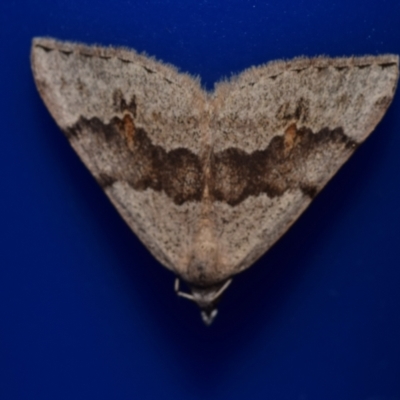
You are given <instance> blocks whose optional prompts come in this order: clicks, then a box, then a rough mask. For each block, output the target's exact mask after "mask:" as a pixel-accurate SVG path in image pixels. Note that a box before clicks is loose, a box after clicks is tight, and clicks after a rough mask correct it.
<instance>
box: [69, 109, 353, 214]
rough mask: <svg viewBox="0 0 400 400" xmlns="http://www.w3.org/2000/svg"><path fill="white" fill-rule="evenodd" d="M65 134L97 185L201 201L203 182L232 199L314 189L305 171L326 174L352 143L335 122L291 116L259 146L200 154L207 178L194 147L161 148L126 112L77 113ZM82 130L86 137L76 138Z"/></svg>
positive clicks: (230, 201)
mask: <svg viewBox="0 0 400 400" xmlns="http://www.w3.org/2000/svg"><path fill="white" fill-rule="evenodd" d="M66 135H67V136H68V137H69V138H70V139H71V140H79V143H80V146H82V147H84V150H85V152H86V153H87V156H88V157H89V158H90V160H91V162H93V163H95V164H96V167H97V169H98V171H99V172H98V173H97V176H96V178H97V180H98V182H99V184H100V185H102V187H103V188H106V187H107V186H109V185H112V184H113V183H114V182H116V181H124V182H127V183H128V184H129V185H130V186H131V187H132V188H133V189H135V190H138V191H143V190H146V189H152V190H154V191H163V192H164V193H165V194H166V195H167V196H168V197H170V198H171V199H172V200H173V201H174V203H175V204H178V205H180V204H183V203H185V202H187V201H201V200H202V197H203V193H204V187H205V185H206V184H207V185H208V188H209V194H210V195H211V198H212V199H213V200H217V201H222V202H226V203H228V204H229V205H231V206H235V205H237V204H239V203H241V202H242V201H244V200H245V199H246V198H248V197H249V196H259V195H260V194H262V193H266V194H267V195H268V196H269V197H271V198H272V197H276V196H281V195H283V194H284V193H285V192H286V191H288V190H294V189H300V190H302V191H303V193H304V194H305V195H307V196H309V197H314V196H315V195H316V194H317V192H318V190H319V187H318V182H314V181H313V180H312V179H310V176H321V174H322V175H324V174H326V173H327V170H328V171H329V167H331V169H332V174H333V173H334V172H336V169H337V168H338V167H339V166H340V165H341V162H340V163H339V164H338V163H337V161H335V160H337V159H342V158H343V156H345V157H348V156H350V154H351V153H352V152H353V151H354V150H355V148H356V147H357V143H356V142H355V141H353V140H352V139H350V138H349V137H348V136H346V135H345V134H344V132H343V129H342V128H336V129H333V130H330V129H328V128H324V129H322V130H320V131H319V132H317V133H313V132H312V131H311V130H310V129H308V128H305V127H303V128H300V129H297V127H296V125H295V124H292V125H290V126H289V127H288V128H287V129H286V132H285V134H284V135H283V136H276V137H274V138H273V139H272V140H271V142H270V143H269V145H268V147H267V148H266V149H264V150H257V151H254V152H253V153H246V152H245V151H243V150H241V149H238V148H228V149H226V150H223V151H221V152H217V153H214V154H213V155H212V156H211V158H210V160H209V161H207V162H211V173H210V174H209V181H208V182H207V183H206V182H205V173H204V171H205V165H204V162H203V161H202V160H201V159H200V157H199V156H198V155H196V154H194V153H193V152H191V151H190V150H188V149H185V148H177V149H174V150H171V151H166V150H165V149H163V148H162V147H161V146H158V145H154V144H153V143H152V142H151V140H150V138H149V137H148V135H147V133H146V131H145V130H144V129H142V128H136V127H135V124H134V121H133V118H132V116H131V115H129V114H126V115H125V116H124V118H123V119H120V118H117V117H115V118H113V119H112V120H111V121H110V122H109V123H108V124H105V123H103V122H102V121H101V120H100V119H98V118H91V119H85V118H80V119H79V121H78V122H77V123H76V124H75V125H74V126H73V127H71V128H69V129H68V130H67V131H66ZM81 136H82V137H83V136H85V140H80V138H81ZM105 165H106V166H107V171H105V170H104V166H105ZM310 172H311V173H310Z"/></svg>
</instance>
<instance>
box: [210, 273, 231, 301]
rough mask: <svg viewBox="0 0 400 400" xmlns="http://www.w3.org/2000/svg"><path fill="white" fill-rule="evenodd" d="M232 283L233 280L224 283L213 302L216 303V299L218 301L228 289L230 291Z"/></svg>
mask: <svg viewBox="0 0 400 400" xmlns="http://www.w3.org/2000/svg"><path fill="white" fill-rule="evenodd" d="M231 283H232V278H231V279H229V280H228V281H226V282H225V283H224V285H223V286H222V287H221V288H220V289H219V290H218V292H217V293H215V295H214V296H213V298H212V300H211V301H215V300H216V299H218V297H219V296H221V294H222V293H224V292H225V290H226V289H228V286H229V285H230V284H231Z"/></svg>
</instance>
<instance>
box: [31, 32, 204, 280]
mask: <svg viewBox="0 0 400 400" xmlns="http://www.w3.org/2000/svg"><path fill="white" fill-rule="evenodd" d="M31 61H32V69H33V72H34V76H35V82H36V85H37V87H38V90H39V92H40V94H41V96H42V98H43V100H44V102H45V103H46V105H47V107H48V109H49V111H50V112H51V114H52V116H53V117H54V119H55V120H56V122H57V124H58V125H59V126H60V128H61V129H62V130H63V131H64V132H65V134H66V136H67V137H68V139H69V141H70V143H71V145H72V146H73V148H74V149H75V151H76V152H77V153H78V154H79V156H80V158H81V159H82V161H83V162H84V163H85V164H86V166H87V167H88V168H89V170H90V171H91V173H92V174H93V175H94V177H95V178H96V179H97V181H98V182H99V184H100V185H101V186H102V188H103V189H104V191H105V192H106V193H107V195H108V196H109V198H110V199H111V201H112V202H113V204H114V205H115V207H116V208H117V209H118V211H119V212H120V214H121V215H122V217H123V218H124V219H125V221H126V222H127V223H128V224H129V226H130V227H131V228H132V230H133V231H134V232H135V233H136V234H137V236H138V237H139V238H140V239H141V240H142V242H144V244H145V245H146V246H147V247H148V249H149V250H150V251H151V252H152V254H153V255H154V256H155V257H156V258H157V259H158V260H159V261H160V262H161V263H162V264H164V265H165V266H166V267H168V268H169V269H172V270H174V271H175V272H176V273H178V274H179V273H180V272H181V271H182V270H185V268H186V266H187V262H188V261H187V258H188V254H189V252H190V246H191V243H190V238H191V229H192V225H191V223H190V221H191V218H195V217H196V215H197V212H198V210H199V207H198V204H199V202H198V201H196V200H199V199H200V198H201V196H202V193H203V186H204V182H203V181H204V180H203V166H202V160H201V157H202V152H203V148H204V147H205V143H204V141H203V136H202V130H201V127H200V125H201V121H202V116H203V112H204V105H205V101H204V93H203V92H202V91H201V89H200V86H199V83H198V81H196V80H195V79H193V78H191V77H189V76H188V75H185V74H180V73H178V72H177V71H176V70H175V69H174V68H172V67H170V66H167V65H165V64H162V63H160V62H157V61H155V60H153V59H151V58H149V57H146V56H142V55H139V54H137V53H136V52H134V51H132V50H127V49H114V48H111V47H109V48H107V47H97V46H85V45H81V44H76V43H69V42H60V41H56V40H53V39H42V38H38V39H35V40H34V41H33V46H32V55H31Z"/></svg>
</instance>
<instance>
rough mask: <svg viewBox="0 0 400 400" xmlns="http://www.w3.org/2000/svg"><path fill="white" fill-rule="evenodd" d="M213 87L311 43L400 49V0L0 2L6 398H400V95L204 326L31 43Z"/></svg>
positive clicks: (0, 343) (0, 387)
mask: <svg viewBox="0 0 400 400" xmlns="http://www.w3.org/2000/svg"><path fill="white" fill-rule="evenodd" d="M43 35H49V36H53V37H56V38H59V39H65V40H75V41H81V42H86V43H100V44H104V45H108V44H113V45H124V46H129V47H132V48H135V49H136V50H138V51H146V52H147V53H148V54H150V55H154V56H156V57H157V58H158V59H161V60H164V61H166V62H169V63H172V64H174V65H176V66H178V67H179V68H180V69H181V70H183V71H187V72H189V73H191V74H194V75H199V76H200V77H201V79H202V82H203V85H204V86H205V87H206V88H208V89H212V87H213V84H214V83H215V82H216V81H217V80H219V79H221V78H223V77H229V76H230V75H231V74H232V73H238V72H240V71H241V70H243V69H244V68H247V67H249V66H251V65H254V64H261V63H264V62H267V61H269V60H273V59H279V58H291V57H294V56H298V55H302V54H304V55H307V56H314V55H318V54H327V55H330V56H339V55H352V54H356V55H362V54H366V53H369V54H380V53H385V52H390V53H400V2H399V1H398V0H379V1H378V0H359V1H349V0H336V1H328V0H324V1H315V0H302V1H301V0H300V1H289V0H271V1H257V0H254V1H239V0H231V1H225V2H223V1H217V0H214V1H211V0H209V1H190V0H177V1H127V0H125V1H124V0H106V1H94V0H93V1H90V0H81V1H66V0H63V1H61V0H41V1H28V0H21V1H10V0H8V1H2V2H1V4H0V51H1V57H0V72H1V74H0V88H1V92H0V101H1V104H0V118H1V145H0V171H1V196H0V221H1V241H0V263H1V265H0V398H1V399H60V400H61V399H74V400H75V399H85V400H87V399H219V400H220V399H247V398H249V399H255V400H256V399H274V400H275V399H276V400H281V399H282V400H286V399H293V400H312V399H315V400H330V399H332V400H333V399H335V400H337V399H341V400H347V399H349V400H395V399H400V313H399V310H400V290H399V286H400V285H399V284H400V268H399V267H400V250H399V241H400V177H399V175H400V155H399V149H400V93H398V94H397V96H396V98H395V100H394V102H393V104H392V106H391V107H390V109H389V111H388V113H387V115H386V116H385V118H384V120H383V121H382V122H381V124H380V125H379V127H378V128H377V129H376V132H375V133H374V134H373V135H372V136H371V137H370V138H369V139H368V141H367V142H366V143H365V144H364V145H363V146H362V147H361V148H360V149H359V150H358V151H357V152H356V154H355V155H354V156H353V157H352V159H351V160H350V161H349V162H348V163H347V164H346V165H345V166H344V167H343V168H342V169H341V170H340V172H339V173H338V174H337V175H336V176H335V178H334V179H333V180H332V181H331V182H330V183H329V185H328V186H327V187H326V188H325V189H324V191H323V192H322V193H321V194H320V195H319V196H318V197H317V199H316V200H315V201H314V203H313V204H312V206H311V207H310V208H309V209H308V210H307V211H306V212H305V213H304V215H303V216H302V217H301V218H300V219H299V221H298V222H297V223H296V224H295V225H294V226H293V228H292V229H291V230H290V231H289V233H288V234H286V235H285V237H284V238H283V239H282V240H280V242H279V243H278V244H277V245H276V246H275V247H274V248H273V249H272V250H271V251H270V252H269V253H268V254H266V255H265V256H264V257H262V258H261V259H260V260H259V261H258V262H257V263H256V264H255V265H254V266H253V267H252V268H251V269H249V270H248V271H247V272H245V273H243V274H241V275H240V276H238V277H237V278H236V279H235V280H234V282H233V284H232V286H231V287H230V288H229V290H228V292H227V293H226V295H225V298H224V299H223V301H222V302H221V305H220V313H219V315H218V317H217V319H216V321H215V323H214V324H213V326H211V327H210V328H206V327H205V326H204V325H203V324H202V322H201V320H200V316H199V313H198V310H197V309H196V308H195V306H194V305H193V304H191V303H190V302H188V301H185V300H183V299H179V298H177V297H176V296H175V294H174V292H173V280H174V279H173V275H172V274H171V273H170V272H169V271H167V270H165V269H163V268H162V267H161V266H160V265H159V264H157V262H155V261H154V260H153V258H152V257H151V255H150V254H149V253H148V252H147V250H146V249H145V248H144V247H143V246H142V245H141V243H140V242H139V241H138V240H137V239H136V237H135V236H134V235H133V234H132V233H131V232H130V230H129V229H128V227H127V226H126V225H125V223H124V222H123V221H122V220H121V218H120V217H119V216H118V214H117V212H116V211H115V210H114V209H113V207H112V206H111V204H110V203H109V202H108V200H107V198H106V197H105V195H104V194H103V193H102V191H101V189H100V188H99V187H98V185H97V184H96V182H95V181H94V179H93V178H92V177H91V175H90V174H89V172H88V171H87V170H86V169H85V168H84V166H83V164H81V162H80V161H79V159H78V157H77V156H76V155H75V153H74V152H73V150H72V149H71V148H70V146H69V144H68V142H67V140H66V139H65V137H64V136H63V134H62V133H61V132H60V131H59V129H58V128H57V126H56V125H55V123H54V122H53V120H52V119H51V117H50V115H49V114H48V112H47V110H46V109H45V107H44V105H43V103H42V101H41V99H40V98H39V96H38V94H37V92H36V89H35V86H34V83H33V80H32V75H31V71H30V65H29V50H30V41H31V38H32V37H33V36H43Z"/></svg>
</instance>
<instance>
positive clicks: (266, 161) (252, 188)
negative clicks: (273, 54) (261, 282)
mask: <svg viewBox="0 0 400 400" xmlns="http://www.w3.org/2000/svg"><path fill="white" fill-rule="evenodd" d="M398 71H399V59H398V57H397V56H393V55H383V56H377V57H373V56H366V57H354V58H325V57H318V58H311V59H309V58H298V59H294V60H292V61H288V62H283V61H276V62H272V63H269V64H267V65H265V66H261V67H256V68H251V69H249V70H247V71H245V72H244V73H242V74H241V75H239V76H238V77H236V79H234V80H232V81H230V82H223V83H221V84H219V85H218V86H217V88H216V92H215V97H214V101H213V104H214V113H213V118H212V120H211V123H210V124H211V129H212V132H213V138H214V142H213V143H214V164H213V171H214V175H213V183H212V185H211V187H212V190H211V191H212V193H213V195H214V198H215V199H216V202H215V215H216V217H217V218H218V222H217V226H218V227H219V232H220V235H219V236H220V253H221V254H220V258H221V262H222V263H224V264H226V265H229V266H231V267H230V268H231V272H232V273H237V272H239V271H241V270H243V269H245V268H247V267H248V266H250V265H251V264H252V263H253V262H254V261H255V260H256V259H257V258H258V257H260V256H261V255H262V254H263V253H264V252H265V251H266V250H268V248H270V247H271V246H272V244H273V243H274V242H275V241H276V240H277V239H278V238H279V237H281V236H282V234H283V233H284V232H286V230H287V229H288V228H289V227H290V225H291V224H292V223H293V222H294V221H295V220H296V219H297V218H298V216H299V215H300V214H301V213H302V212H303V211H304V209H305V208H306V207H307V206H308V205H309V203H310V202H311V200H312V199H313V197H314V196H315V195H316V194H317V193H318V192H319V191H320V190H321V188H322V187H323V186H324V185H325V184H326V183H327V182H328V181H329V179H330V178H331V177H332V176H333V175H334V174H335V173H336V171H337V170H338V169H339V168H340V167H341V165H342V164H343V163H344V162H345V161H346V160H347V159H348V158H349V157H350V155H351V154H352V153H353V152H354V150H355V149H356V148H357V146H358V145H359V144H360V143H362V142H363V141H364V140H365V139H366V137H367V136H368V135H369V134H370V133H371V132H372V131H373V130H374V128H375V126H376V125H377V123H378V122H379V121H380V120H381V118H382V117H383V115H384V113H385V112H386V109H387V108H388V106H389V104H390V103H391V101H392V98H393V95H394V92H395V89H396V84H397V79H398Z"/></svg>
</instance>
